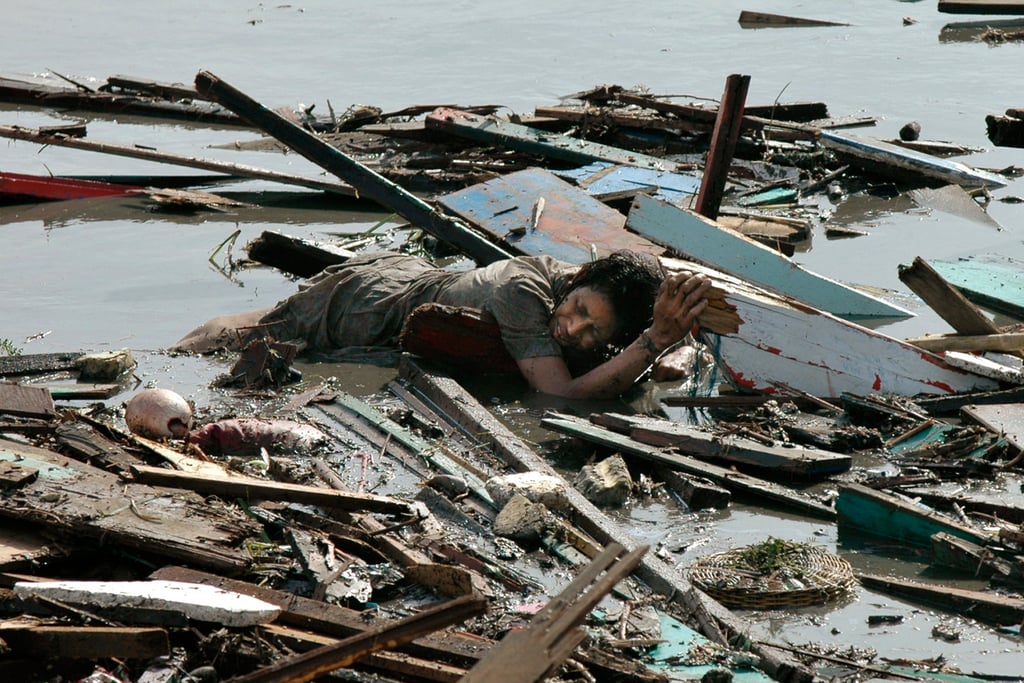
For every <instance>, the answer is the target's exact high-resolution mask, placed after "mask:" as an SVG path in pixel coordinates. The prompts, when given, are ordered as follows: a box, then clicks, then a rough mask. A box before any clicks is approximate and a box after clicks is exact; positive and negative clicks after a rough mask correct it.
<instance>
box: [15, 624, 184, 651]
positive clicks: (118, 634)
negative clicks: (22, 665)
mask: <svg viewBox="0 0 1024 683" xmlns="http://www.w3.org/2000/svg"><path fill="white" fill-rule="evenodd" d="M0 640H3V642H4V643H5V644H6V645H7V647H8V648H9V649H10V651H13V652H16V653H18V654H19V655H21V656H26V655H28V656H36V657H45V658H47V659H48V660H52V659H104V658H107V657H116V658H119V659H140V660H147V659H151V658H153V657H160V656H163V655H166V654H168V653H169V652H170V643H169V641H168V638H167V631H165V630H164V629H162V628H156V627H117V626H50V625H38V624H33V625H25V624H24V623H19V622H17V621H13V622H12V621H7V622H0Z"/></svg>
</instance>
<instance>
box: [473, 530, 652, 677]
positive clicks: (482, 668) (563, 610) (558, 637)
mask: <svg viewBox="0 0 1024 683" xmlns="http://www.w3.org/2000/svg"><path fill="white" fill-rule="evenodd" d="M647 549H648V547H647V546H645V545H644V546H640V547H638V548H636V549H634V550H632V551H629V552H626V549H625V548H624V547H622V546H621V545H619V544H617V543H613V544H609V545H608V546H607V547H606V548H605V549H604V551H603V552H602V553H601V554H600V555H599V556H597V557H596V558H594V560H593V561H592V562H591V563H590V564H589V565H587V566H586V567H585V568H584V569H583V570H582V571H581V572H580V573H579V574H578V575H577V576H576V578H574V579H573V580H572V581H571V582H569V585H567V586H566V587H565V588H564V589H563V590H562V591H561V592H560V593H559V594H558V595H556V596H555V597H554V598H552V599H551V600H549V601H548V603H547V604H546V605H545V606H544V608H543V609H541V610H540V611H539V612H537V613H536V614H535V615H534V616H533V618H532V619H531V620H530V623H529V624H528V625H527V626H525V627H523V628H521V629H516V630H513V631H509V632H508V633H506V634H505V636H504V637H503V638H502V639H501V641H500V642H499V643H498V644H497V645H496V646H495V647H494V648H492V649H491V651H490V652H489V653H487V656H486V657H484V658H483V659H481V660H480V661H479V662H477V664H476V665H475V666H474V667H473V668H472V669H470V670H469V672H468V673H467V674H466V676H465V677H464V678H463V679H462V681H463V683H490V682H491V681H497V680H501V681H506V682H507V683H533V682H534V681H540V680H543V679H545V678H547V677H548V676H550V675H551V674H553V673H554V672H555V670H557V669H558V668H559V667H560V666H561V665H562V662H564V661H565V660H566V659H568V658H569V657H570V656H572V652H573V650H575V649H576V647H577V646H578V645H579V644H580V643H582V642H583V641H584V640H585V639H586V637H587V632H586V631H585V630H584V629H583V628H581V627H580V626H581V624H582V623H583V621H584V620H585V619H586V618H587V615H588V614H589V613H590V611H591V610H592V609H593V608H594V607H596V606H597V604H598V603H599V602H600V601H601V600H602V599H603V598H604V596H605V595H607V594H608V593H609V592H610V591H611V589H612V588H614V587H615V584H617V583H618V582H619V581H621V580H622V579H623V578H625V577H626V576H628V575H629V574H630V572H632V571H633V569H635V568H636V566H637V565H638V564H639V563H640V559H641V558H642V557H643V556H644V554H645V553H646V552H647Z"/></svg>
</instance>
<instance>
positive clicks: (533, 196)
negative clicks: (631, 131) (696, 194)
mask: <svg viewBox="0 0 1024 683" xmlns="http://www.w3.org/2000/svg"><path fill="white" fill-rule="evenodd" d="M541 199H543V200H544V205H543V206H544V209H543V211H542V212H541V214H540V219H539V221H537V223H536V224H535V225H534V224H533V222H532V214H533V212H534V207H535V206H537V205H538V202H539V201H540V200H541ZM438 201H439V203H440V204H441V205H442V206H444V207H445V208H447V209H448V210H450V211H452V212H453V213H455V214H457V215H458V216H460V217H462V218H463V219H464V220H466V221H467V222H469V223H471V224H472V225H475V226H478V227H479V229H481V230H482V231H484V232H486V233H487V234H490V235H491V236H493V237H494V238H495V239H497V240H502V241H503V243H504V244H507V245H508V247H509V249H511V250H514V251H515V252H517V253H520V254H547V255H549V256H554V257H555V258H558V259H561V260H563V261H568V262H569V263H586V262H587V261H589V260H590V259H591V245H594V246H595V247H596V248H597V249H598V252H599V254H600V255H602V256H603V255H607V254H608V253H610V252H612V251H615V250H617V249H632V250H634V251H640V252H643V253H647V254H653V255H658V254H661V253H663V252H664V248H662V247H660V246H658V245H655V244H653V243H652V242H650V241H648V240H645V239H643V238H642V237H639V236H637V235H635V234H633V233H630V232H628V231H626V230H625V229H623V226H624V225H625V222H626V217H625V216H623V215H622V214H621V213H619V212H618V211H616V210H614V209H612V208H611V207H609V206H607V205H605V204H603V203H602V202H600V201H598V200H597V199H594V198H593V197H591V196H589V195H588V194H587V193H586V192H584V191H583V190H580V189H579V188H577V187H574V186H572V185H570V184H569V183H567V182H566V181H564V180H562V179H560V178H558V177H556V176H555V175H554V174H553V173H550V172H548V171H546V170H544V169H542V168H529V169H526V170H523V171H516V172H514V173H509V174H507V175H504V176H500V177H498V178H495V179H494V180H489V181H487V182H484V183H480V184H477V185H473V186H471V187H467V188H465V189H462V190H458V191H456V192H453V193H451V194H447V195H445V196H443V197H441V198H440V199H439V200H438ZM527 226H529V227H527Z"/></svg>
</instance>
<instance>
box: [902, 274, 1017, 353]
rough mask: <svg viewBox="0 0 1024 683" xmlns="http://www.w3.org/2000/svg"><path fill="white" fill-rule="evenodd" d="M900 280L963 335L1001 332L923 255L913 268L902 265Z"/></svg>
mask: <svg viewBox="0 0 1024 683" xmlns="http://www.w3.org/2000/svg"><path fill="white" fill-rule="evenodd" d="M899 278H900V280H901V281H902V282H903V283H904V284H906V285H907V286H908V287H910V289H911V290H913V292H914V293H915V294H917V295H918V296H919V297H921V298H922V299H923V300H924V302H925V303H927V304H928V305H929V306H931V307H932V309H933V310H934V311H935V312H936V313H938V314H939V317H941V318H942V319H943V320H945V321H946V322H947V323H949V324H950V326H951V327H952V328H953V329H954V330H956V331H957V332H959V333H960V334H992V333H994V332H999V331H1000V330H999V328H998V327H997V326H996V324H995V323H994V322H992V321H991V320H989V318H987V317H986V316H985V315H984V314H983V313H982V312H981V311H979V310H978V309H977V308H975V307H974V306H972V305H971V303H970V302H969V301H968V300H967V299H966V297H964V295H963V294H961V293H960V292H958V291H957V290H956V289H954V288H953V286H952V285H951V284H949V283H948V282H946V280H945V279H943V277H942V276H941V275H939V273H938V271H936V270H935V269H934V268H932V267H931V265H929V264H928V262H927V261H925V260H924V259H923V258H921V257H920V256H918V257H915V258H914V262H913V263H912V264H911V265H909V266H906V265H900V267H899Z"/></svg>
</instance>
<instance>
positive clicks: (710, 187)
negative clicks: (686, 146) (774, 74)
mask: <svg viewBox="0 0 1024 683" xmlns="http://www.w3.org/2000/svg"><path fill="white" fill-rule="evenodd" d="M749 86H750V76H746V75H742V74H730V75H729V76H728V77H727V78H726V79H725V90H724V91H723V93H722V100H721V103H720V104H719V105H718V115H717V116H716V117H715V127H714V129H712V131H711V142H710V146H709V148H708V153H707V156H706V159H705V162H704V175H703V178H702V180H701V184H700V191H699V192H698V193H697V202H696V204H695V205H694V207H693V209H694V211H696V212H697V213H699V214H700V215H702V216H706V217H708V218H710V219H711V220H715V218H717V217H718V209H719V207H720V206H721V204H722V194H723V193H724V192H725V185H726V182H727V180H728V176H729V165H730V164H731V163H732V156H733V152H735V151H736V141H737V140H738V139H739V137H740V127H741V125H742V123H743V105H744V104H746V101H747V88H748V87H749Z"/></svg>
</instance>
